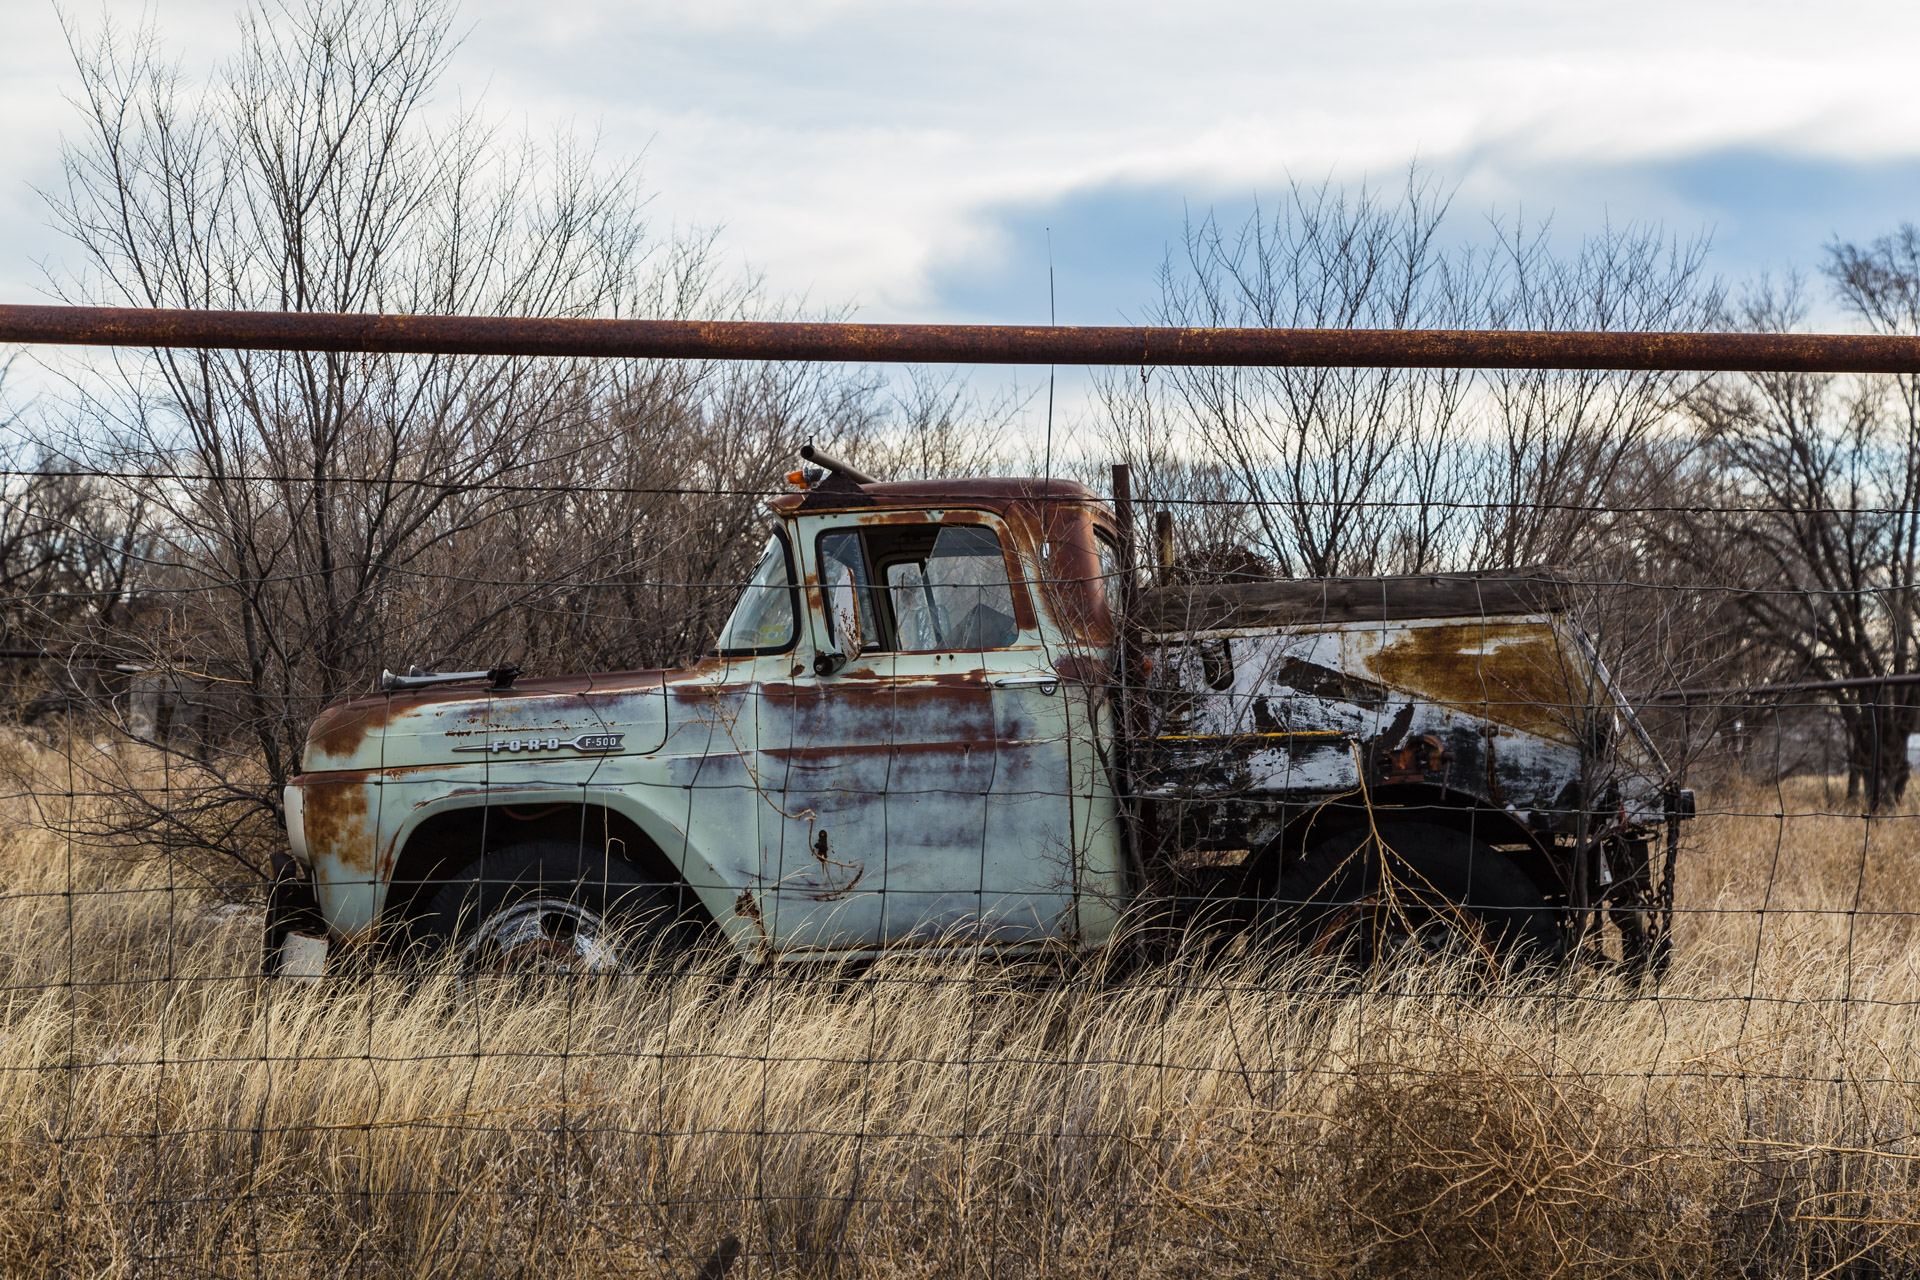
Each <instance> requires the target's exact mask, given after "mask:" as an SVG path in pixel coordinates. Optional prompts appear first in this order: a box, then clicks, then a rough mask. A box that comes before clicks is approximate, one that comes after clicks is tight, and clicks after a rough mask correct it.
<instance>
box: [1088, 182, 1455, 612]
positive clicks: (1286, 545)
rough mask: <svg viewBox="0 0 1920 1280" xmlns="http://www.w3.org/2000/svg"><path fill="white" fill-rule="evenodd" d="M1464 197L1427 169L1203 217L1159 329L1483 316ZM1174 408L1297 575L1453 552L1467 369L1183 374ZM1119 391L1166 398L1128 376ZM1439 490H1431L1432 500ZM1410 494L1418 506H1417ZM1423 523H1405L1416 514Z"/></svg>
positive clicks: (1166, 411)
mask: <svg viewBox="0 0 1920 1280" xmlns="http://www.w3.org/2000/svg"><path fill="white" fill-rule="evenodd" d="M1446 211H1447V198H1446V196H1445V195H1444V194H1443V193H1442V192H1441V191H1440V190H1439V188H1438V187H1437V185H1436V184H1435V183H1434V182H1433V180H1432V179H1430V178H1426V177H1423V176H1422V175H1420V174H1419V173H1418V172H1417V171H1415V172H1410V173H1409V175H1408V178H1407V182H1406V185H1405V188H1404V190H1403V192H1402V194H1401V196H1400V197H1399V199H1398V200H1397V201H1387V200H1383V199H1381V198H1380V197H1379V196H1377V195H1376V194H1374V193H1373V192H1371V191H1369V190H1367V189H1365V188H1362V189H1361V190H1360V192H1359V193H1358V194H1357V195H1355V196H1352V197H1349V196H1348V195H1347V194H1346V193H1345V192H1344V191H1341V190H1338V189H1335V188H1332V187H1331V186H1326V185H1323V186H1320V187H1317V188H1309V187H1304V186H1301V185H1299V184H1297V183H1296V184H1294V185H1293V186H1291V187H1290V188H1289V190H1288V193H1287V197H1286V199H1285V202H1284V203H1283V204H1282V206H1281V208H1280V209H1279V211H1278V212H1276V213H1275V214H1273V215H1272V216H1271V217H1268V216H1267V215H1266V214H1265V213H1263V212H1262V211H1260V210H1256V211H1255V212H1254V213H1253V214H1252V216H1250V217H1249V218H1248V219H1247V221H1246V222H1245V223H1244V224H1243V225H1242V226H1241V227H1240V228H1238V229H1237V230H1236V231H1233V232H1228V231H1227V230H1225V229H1223V228H1222V227H1221V226H1220V224H1219V223H1218V222H1217V221H1216V220H1215V219H1214V218H1213V217H1212V216H1211V215H1209V216H1208V217H1206V218H1203V219H1202V220H1201V221H1200V222H1199V223H1197V224H1190V225H1189V226H1188V227H1187V230H1186V234H1185V239H1184V243H1183V246H1182V258H1181V259H1180V260H1175V259H1172V258H1169V260H1168V261H1167V263H1166V264H1165V265H1164V266H1163V267H1162V269H1161V273H1160V296H1159V299H1158V300H1157V302H1156V303H1155V304H1154V306H1153V308H1152V316H1153V319H1154V320H1155V321H1156V322H1157V323H1162V324H1172V325H1201V326H1247V327H1307V328H1381V329H1406V328H1454V327H1460V326H1461V325H1462V324H1463V323H1464V322H1465V320H1466V319H1467V317H1469V316H1471V315H1473V314H1475V312H1474V308H1475V306H1476V304H1477V301H1478V290H1479V287H1480V286H1479V282H1478V280H1477V279H1476V274H1475V270H1474V269H1473V264H1471V263H1466V264H1463V263H1462V262H1461V261H1459V260H1457V259H1456V258H1455V257H1454V256H1452V255H1449V254H1448V253H1446V252H1445V251H1444V249H1443V248H1442V247H1441V245H1440V243H1439V241H1438V238H1437V237H1438V233H1439V229H1440V226H1441V223H1442V220H1443V219H1444V217H1445V215H1446ZM1161 377H1162V379H1163V385H1164V386H1165V387H1166V389H1167V391H1168V395H1167V396H1166V398H1165V399H1164V400H1163V401H1162V402H1161V404H1160V406H1159V409H1158V412H1159V413H1160V414H1161V415H1163V416H1168V415H1173V414H1177V415H1178V416H1179V418H1180V419H1181V422H1180V427H1181V429H1182V434H1184V436H1185V437H1186V439H1187V440H1188V441H1190V442H1192V444H1193V445H1194V446H1195V447H1196V448H1197V449H1198V450H1203V451H1205V452H1207V453H1208V454H1209V455H1210V456H1211V457H1213V458H1214V459H1215V460H1216V461H1218V463H1219V464H1220V465H1221V466H1222V467H1223V468H1225V469H1226V470H1227V471H1228V472H1230V473H1231V474H1232V475H1233V476H1234V477H1235V479H1236V481H1237V484H1238V487H1239V489H1240V491H1241V493H1242V495H1243V496H1244V498H1245V499H1246V501H1247V502H1248V503H1249V504H1250V506H1249V508H1248V511H1249V518H1250V520H1251V522H1252V524H1253V526H1254V528H1255V529H1256V530H1257V532H1258V537H1259V542H1260V549H1261V551H1262V552H1263V553H1264V555H1265V556H1266V557H1267V558H1268V559H1269V560H1271V562H1272V563H1273V564H1274V565H1275V566H1276V567H1277V568H1278V570H1279V572H1281V573H1282V574H1293V573H1304V574H1308V575H1314V576H1326V575H1337V574H1343V573H1366V572H1372V571H1374V570H1376V569H1377V568H1379V567H1381V566H1383V565H1385V564H1387V563H1390V562H1391V563H1394V564H1396V565H1399V566H1401V567H1405V568H1408V569H1412V570H1419V569H1423V568H1427V567H1431V566H1432V564H1433V563H1434V562H1435V561H1436V560H1437V559H1438V558H1439V557H1440V555H1441V554H1442V548H1443V546H1444V544H1445V540H1446V537H1447V533H1446V526H1447V523H1448V520H1449V518H1450V513H1451V511H1450V507H1449V506H1448V504H1447V502H1446V501H1445V498H1446V497H1447V496H1449V495H1450V494H1451V492H1452V487H1453V485H1454V483H1455V481H1456V480H1457V478H1458V477H1457V475H1456V472H1455V469H1454V467H1453V465H1452V462H1453V460H1454V459H1455V458H1456V457H1457V456H1458V454H1457V442H1455V441H1453V440H1451V439H1450V437H1451V436H1452V435H1453V434H1454V433H1453V427H1454V426H1455V423H1456V421H1457V420H1458V418H1459V416H1460V414H1461V411H1462V407H1463V396H1464V393H1465V390H1466V388H1467V385H1468V381H1467V376H1466V374H1464V373H1463V372H1461V371H1458V370H1441V371H1430V370H1408V369H1316V368H1274V369H1210V368H1193V369H1171V370H1167V371H1165V372H1164V373H1163V374H1162V375H1161ZM1106 387H1107V393H1108V394H1107V399H1108V401H1109V406H1110V409H1109V412H1110V416H1112V417H1114V418H1115V419H1116V420H1118V419H1120V418H1121V417H1123V416H1125V414H1126V413H1127V412H1128V411H1127V410H1125V409H1122V408H1120V407H1119V405H1118V404H1117V403H1116V398H1117V397H1118V396H1123V395H1124V396H1131V395H1134V394H1136V393H1137V394H1141V395H1147V396H1151V395H1152V394H1153V390H1154V389H1153V388H1152V387H1151V386H1150V385H1147V384H1142V385H1141V386H1140V387H1139V388H1137V389H1136V388H1135V387H1133V386H1132V385H1130V384H1129V383H1127V382H1125V381H1122V380H1109V381H1108V383H1107V384H1106ZM1416 497H1417V498H1419V499H1424V500H1423V501H1413V499H1415V498H1416ZM1403 503H1406V504H1408V505H1406V506H1402V505H1401V504H1403ZM1402 517H1405V518H1402Z"/></svg>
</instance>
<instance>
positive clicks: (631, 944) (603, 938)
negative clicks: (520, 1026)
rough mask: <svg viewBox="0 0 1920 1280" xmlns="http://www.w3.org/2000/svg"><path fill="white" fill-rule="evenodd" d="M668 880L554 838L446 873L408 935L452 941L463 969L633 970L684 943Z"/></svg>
mask: <svg viewBox="0 0 1920 1280" xmlns="http://www.w3.org/2000/svg"><path fill="white" fill-rule="evenodd" d="M676 906H677V904H676V902H675V895H674V892H673V886H669V885H663V884H659V883H655V882H653V881H650V880H649V879H648V878H647V877H645V876H644V875H643V874H642V873H641V872H640V870H639V868H637V867H635V866H633V865H632V864H631V863H629V862H626V861H624V860H622V859H620V858H615V857H612V856H610V855H604V854H598V855H596V854H592V853H591V852H589V851H587V850H583V849H581V848H579V847H578V846H576V845H573V844H568V843H564V842H561V841H557V840H544V841H534V842H531V843H528V844H520V845H512V846H509V847H508V848H504V849H499V850H496V851H493V852H490V853H488V854H486V855H485V856H483V857H481V858H480V859H478V860H477V861H475V862H473V863H471V864H470V865H468V866H467V867H466V868H465V869H463V870H462V871H460V872H459V873H457V874H456V875H455V876H454V877H453V878H452V879H450V880H448V881H447V882H446V883H445V884H444V885H442V886H441V887H440V889H439V890H438V891H437V892H436V893H435V894H434V895H433V897H432V899H431V900H430V901H429V902H428V904H427V909H426V911H425V912H424V913H423V914H422V915H421V916H420V917H419V918H418V919H417V920H416V921H415V922H414V936H415V937H416V938H417V939H419V940H421V941H423V942H427V943H430V944H435V943H437V944H440V945H448V944H451V947H452V951H453V955H454V957H455V966H456V968H457V971H458V972H459V974H460V975H461V976H462V977H477V976H480V975H482V974H489V973H494V974H509V975H522V976H573V977H594V976H602V975H611V974H621V973H630V972H633V971H634V970H635V969H636V968H640V967H643V966H645V965H647V964H649V963H650V962H653V961H656V960H658V959H660V958H661V953H662V952H663V951H666V950H669V949H674V948H677V947H679V946H681V945H683V944H684V943H685V941H686V939H684V938H683V937H682V936H681V935H682V934H683V932H684V931H685V929H686V926H685V924H684V923H683V919H682V916H681V913H680V912H679V911H678V910H677V909H676Z"/></svg>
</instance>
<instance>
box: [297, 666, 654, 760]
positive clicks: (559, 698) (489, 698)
mask: <svg viewBox="0 0 1920 1280" xmlns="http://www.w3.org/2000/svg"><path fill="white" fill-rule="evenodd" d="M666 677H667V673H666V672H665V671H620V672H612V673H597V674H593V675H578V676H554V677H549V678H545V679H523V680H519V681H516V682H515V684H514V687H513V688H511V689H506V690H499V691H496V690H493V689H489V688H487V687H486V685H485V684H484V682H481V681H475V682H473V683H471V684H456V685H445V686H442V687H440V688H435V689H424V690H420V691H418V692H412V693H376V694H366V695H363V696H360V697H355V698H349V699H346V700H344V701H341V702H336V703H334V704H333V705H332V706H330V707H328V708H327V709H326V710H325V711H323V712H321V713H320V716H319V718H318V719H316V720H315V721H314V723H313V727H312V728H311V729H310V730H309V731H308V733H307V743H306V750H305V752H304V754H303V755H302V757H301V769H302V771H303V772H306V773H322V772H328V771H331V770H337V769H395V768H406V767H409V766H413V765H450V764H467V763H480V762H482V761H486V760H490V759H491V760H512V759H526V758H528V757H545V758H548V759H561V758H568V757H573V758H582V757H593V756H607V755H645V754H647V753H649V752H652V751H657V750H659V748H660V746H661V744H663V743H664V742H665V741H666V738H667V702H666Z"/></svg>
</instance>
